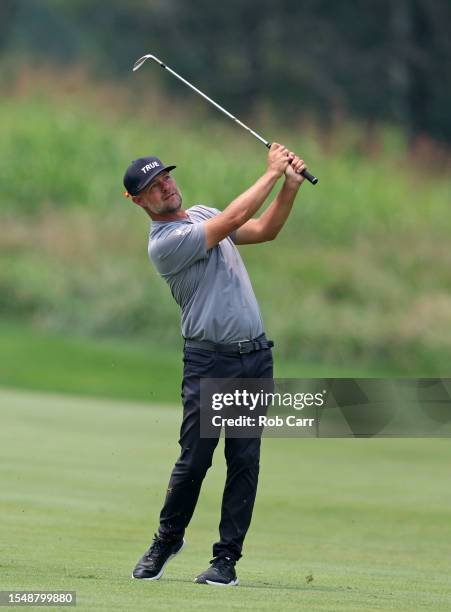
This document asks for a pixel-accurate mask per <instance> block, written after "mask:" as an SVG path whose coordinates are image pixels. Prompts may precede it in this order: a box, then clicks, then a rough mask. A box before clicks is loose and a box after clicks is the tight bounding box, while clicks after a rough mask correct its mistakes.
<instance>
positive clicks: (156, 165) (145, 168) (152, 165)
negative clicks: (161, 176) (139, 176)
mask: <svg viewBox="0 0 451 612" xmlns="http://www.w3.org/2000/svg"><path fill="white" fill-rule="evenodd" d="M159 167H160V164H159V163H158V162H156V161H154V162H150V164H146V165H145V166H143V167H142V168H141V172H144V174H147V172H149V170H152V168H159Z"/></svg>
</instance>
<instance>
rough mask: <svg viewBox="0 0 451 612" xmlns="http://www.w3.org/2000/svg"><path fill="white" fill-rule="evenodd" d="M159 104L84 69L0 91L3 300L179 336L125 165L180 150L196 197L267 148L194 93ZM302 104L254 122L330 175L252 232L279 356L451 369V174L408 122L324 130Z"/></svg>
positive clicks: (259, 284) (24, 310) (255, 266)
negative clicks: (415, 155)
mask: <svg viewBox="0 0 451 612" xmlns="http://www.w3.org/2000/svg"><path fill="white" fill-rule="evenodd" d="M150 78H151V77H150ZM49 84H50V85H51V88H49ZM150 89H151V87H150ZM189 100H190V104H191V103H192V104H194V102H193V101H192V100H191V99H189ZM107 102H108V104H107ZM199 103H200V104H201V101H199ZM163 106H164V102H163V101H161V100H158V98H156V97H155V95H151V96H149V100H147V99H146V98H145V97H144V96H143V95H141V96H137V97H136V98H134V99H133V100H132V101H130V99H127V98H126V97H124V95H123V93H122V92H121V91H120V90H119V89H117V90H114V89H112V88H110V89H107V90H105V88H103V89H102V88H98V89H96V88H94V87H88V86H87V85H86V83H84V82H83V81H80V80H79V81H77V80H75V81H74V82H71V81H70V79H69V80H68V81H61V80H60V81H58V80H56V79H54V80H53V81H52V80H51V79H50V78H48V77H47V78H44V77H42V78H41V80H39V79H38V80H36V79H35V80H30V79H29V78H28V77H27V75H25V76H23V75H22V80H20V79H19V80H18V81H17V82H16V84H15V86H14V84H12V85H11V88H10V94H9V96H5V97H3V98H2V100H1V102H0V129H1V132H2V139H1V141H0V160H1V161H0V170H1V175H2V192H1V194H0V219H1V224H2V232H1V235H0V264H1V267H0V313H1V314H2V315H3V316H6V317H9V316H11V314H13V315H14V317H21V318H22V319H23V320H24V321H27V322H29V323H32V324H33V325H35V326H38V327H40V328H42V329H49V330H52V331H59V332H69V333H70V334H72V333H77V334H80V333H81V334H85V335H100V336H127V337H138V336H139V337H140V338H148V339H149V341H150V342H152V343H156V342H157V343H168V344H172V345H175V344H176V343H177V342H178V337H179V333H178V311H177V308H176V306H175V304H174V303H173V301H172V298H171V296H170V293H169V291H168V289H167V287H166V286H165V284H164V283H163V281H161V280H160V279H159V278H158V277H157V275H156V274H155V272H154V271H153V270H152V269H151V268H150V265H149V263H148V261H147V254H146V242H147V231H148V222H147V220H146V217H144V216H143V214H142V212H141V211H139V210H137V209H135V208H134V207H133V205H132V204H131V203H130V201H127V200H125V199H124V198H123V197H122V195H121V194H122V185H121V178H122V174H123V171H124V167H125V166H126V165H127V163H128V162H129V161H130V159H132V158H133V157H136V156H138V155H141V154H145V153H148V152H154V153H158V154H159V155H160V156H161V157H162V158H163V160H166V161H168V162H169V161H171V162H174V163H176V164H178V168H177V170H176V171H175V176H176V178H177V180H178V182H179V184H180V186H181V188H182V191H183V195H184V200H185V203H186V206H189V205H191V204H193V203H196V202H201V203H206V204H212V205H214V206H217V207H219V208H223V207H224V206H226V205H227V203H228V202H230V201H231V200H232V199H233V197H234V196H236V195H237V194H238V193H240V192H241V191H242V190H243V189H245V188H246V187H247V186H248V185H249V184H250V182H251V181H253V180H254V179H255V178H257V177H258V176H259V174H260V173H261V172H262V171H263V169H264V158H265V151H264V149H263V148H262V147H261V146H260V145H259V144H258V143H256V142H254V141H253V139H251V138H249V137H248V136H247V135H246V134H245V133H244V132H242V131H241V130H239V129H238V128H236V127H234V126H233V125H230V124H228V123H227V122H226V121H222V120H221V119H218V120H215V119H214V117H215V115H211V114H208V113H207V116H200V113H199V108H200V107H198V105H196V104H194V107H195V108H196V112H194V113H193V114H191V110H189V112H188V113H186V112H185V113H184V112H183V111H181V110H180V108H174V107H173V106H171V102H170V101H167V103H166V106H167V108H166V112H165V113H162V112H161V110H162V108H163ZM202 108H203V107H202ZM191 117H193V118H192V120H191ZM290 122H291V123H292V129H291V130H290V132H288V131H287V130H286V129H285V131H284V130H283V129H282V128H280V126H279V127H278V126H277V125H276V124H275V122H274V121H273V122H270V121H269V120H268V119H267V118H264V117H263V116H262V117H256V118H254V120H253V125H254V126H255V127H256V128H257V129H261V130H263V131H264V132H265V133H266V134H267V136H268V138H273V137H277V139H278V140H281V141H286V142H287V144H289V146H290V147H292V148H293V149H295V150H296V151H299V152H301V153H302V155H303V156H304V157H305V158H306V159H307V160H308V161H309V164H310V166H311V168H312V170H313V171H314V172H315V173H316V174H317V175H318V176H319V177H320V183H319V185H318V186H317V187H315V188H314V187H312V186H310V185H309V184H306V185H305V186H304V187H303V188H302V191H301V194H300V196H299V200H298V202H297V204H296V207H295V210H294V211H293V214H292V217H291V218H290V220H289V222H288V224H287V225H286V227H285V228H284V230H283V231H282V233H281V234H280V236H279V238H278V239H277V241H276V242H273V243H270V244H267V245H259V246H252V247H244V248H243V249H242V253H243V256H244V259H245V262H246V265H247V267H248V269H249V272H250V276H251V278H252V281H253V284H254V287H255V290H256V293H257V296H258V298H259V301H260V304H261V307H262V312H263V317H264V320H265V324H266V329H267V331H268V333H269V335H270V336H272V337H273V338H274V339H275V340H276V342H277V343H278V346H279V350H280V354H281V356H282V357H284V358H285V359H292V360H299V359H301V360H303V361H312V362H315V363H317V362H328V363H335V364H336V365H337V366H338V367H341V366H343V365H344V364H347V363H355V362H356V361H358V362H359V363H361V364H362V365H363V367H365V368H372V369H384V370H386V369H387V368H388V369H392V370H393V371H394V372H397V373H399V372H401V373H405V374H409V375H422V374H423V375H426V374H428V375H433V374H434V375H445V374H447V373H449V371H448V366H447V364H448V363H449V360H450V357H451V332H450V330H451V325H450V323H451V298H450V289H451V280H450V278H451V277H450V275H449V269H450V266H451V255H450V250H449V248H448V242H449V234H450V230H451V213H450V210H449V193H450V188H451V182H450V179H449V176H448V175H446V174H441V175H440V174H437V173H436V174H434V173H433V172H432V171H431V170H430V169H429V168H428V167H427V160H422V162H421V164H418V160H416V164H415V163H414V161H415V160H413V159H412V158H411V156H410V154H409V151H408V150H407V148H406V146H405V144H404V143H403V139H402V137H401V135H400V134H399V133H398V132H397V131H396V130H394V129H388V128H383V127H381V128H380V129H379V130H376V131H374V132H372V133H371V137H370V136H368V134H367V133H366V132H364V131H362V130H359V129H358V126H353V125H351V124H350V125H348V126H346V127H341V128H340V129H339V130H336V131H335V132H334V133H332V134H329V135H328V136H327V137H326V136H325V134H324V133H320V132H318V131H315V130H314V129H313V128H312V127H311V126H310V127H308V126H307V125H306V124H305V121H304V122H302V120H299V121H297V119H296V118H290ZM298 126H299V127H298ZM263 128H264V129H263Z"/></svg>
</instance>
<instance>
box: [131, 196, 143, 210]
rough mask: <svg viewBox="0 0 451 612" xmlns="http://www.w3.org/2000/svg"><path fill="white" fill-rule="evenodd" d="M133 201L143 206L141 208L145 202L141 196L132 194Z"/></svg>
mask: <svg viewBox="0 0 451 612" xmlns="http://www.w3.org/2000/svg"><path fill="white" fill-rule="evenodd" d="M132 201H133V202H134V203H135V204H137V205H138V206H141V208H142V207H143V203H142V201H141V198H140V197H139V196H132Z"/></svg>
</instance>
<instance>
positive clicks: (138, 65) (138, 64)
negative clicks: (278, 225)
mask: <svg viewBox="0 0 451 612" xmlns="http://www.w3.org/2000/svg"><path fill="white" fill-rule="evenodd" d="M147 59H152V60H153V61H154V62H156V63H157V64H159V65H160V66H161V67H162V68H164V69H165V70H167V71H168V72H170V73H171V74H173V75H174V76H175V77H176V78H177V79H179V81H182V83H184V84H185V85H187V86H188V87H189V88H190V89H192V90H193V91H195V92H196V93H197V94H199V95H200V96H202V98H204V100H207V102H209V103H210V104H211V105H212V106H214V107H215V108H217V109H218V110H220V111H221V112H222V113H224V115H227V117H229V118H230V119H232V120H233V121H235V123H238V125H240V126H241V127H242V128H244V129H245V130H246V131H247V132H250V133H251V134H252V136H255V138H257V140H259V141H260V142H261V143H263V144H264V145H265V147H267V148H268V149H269V148H270V147H271V143H270V142H269V141H268V140H266V139H265V138H263V137H262V136H260V134H257V132H255V131H254V130H252V129H251V128H250V127H249V126H248V125H246V124H245V123H243V122H242V121H240V120H239V119H237V117H235V116H234V115H232V113H229V111H228V110H226V109H225V108H223V107H222V106H221V105H220V104H218V103H217V102H215V101H214V100H212V99H211V98H210V97H208V96H207V94H205V93H204V92H203V91H201V90H200V89H198V88H197V87H195V86H194V85H192V84H191V83H190V82H189V81H187V80H186V79H184V78H183V77H182V76H180V74H178V73H177V72H175V70H172V68H170V67H169V66H167V65H166V64H165V63H164V62H162V61H161V60H159V59H158V58H157V57H155V56H154V55H143V57H140V58H139V59H138V60H137V61H136V62H135V64H134V66H133V71H136V70H138V69H139V68H141V66H142V65H143V64H144V62H145V61H146V60H147ZM301 174H302V176H304V177H305V178H306V179H307V180H308V181H310V183H312V185H316V183H317V182H318V179H317V178H316V177H315V176H313V174H310V172H309V171H308V170H303V171H302V173H301Z"/></svg>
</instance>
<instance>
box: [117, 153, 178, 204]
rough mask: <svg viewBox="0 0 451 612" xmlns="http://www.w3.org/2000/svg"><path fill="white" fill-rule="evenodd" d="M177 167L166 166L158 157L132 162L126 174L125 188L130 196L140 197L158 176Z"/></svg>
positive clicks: (141, 158) (143, 158) (142, 158)
mask: <svg viewBox="0 0 451 612" xmlns="http://www.w3.org/2000/svg"><path fill="white" fill-rule="evenodd" d="M175 167H176V166H165V165H164V164H163V162H162V161H161V159H158V157H153V156H150V157H139V158H138V159H135V160H134V161H132V163H131V164H130V165H129V167H128V168H127V170H126V172H125V174H124V187H125V189H126V190H127V191H128V193H129V194H130V195H133V196H134V195H138V193H139V192H140V191H142V190H143V189H144V187H147V185H148V184H149V183H150V181H152V180H153V179H154V178H155V177H156V176H157V174H160V172H163V171H164V170H167V171H168V172H169V170H173V169H174V168H175Z"/></svg>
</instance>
